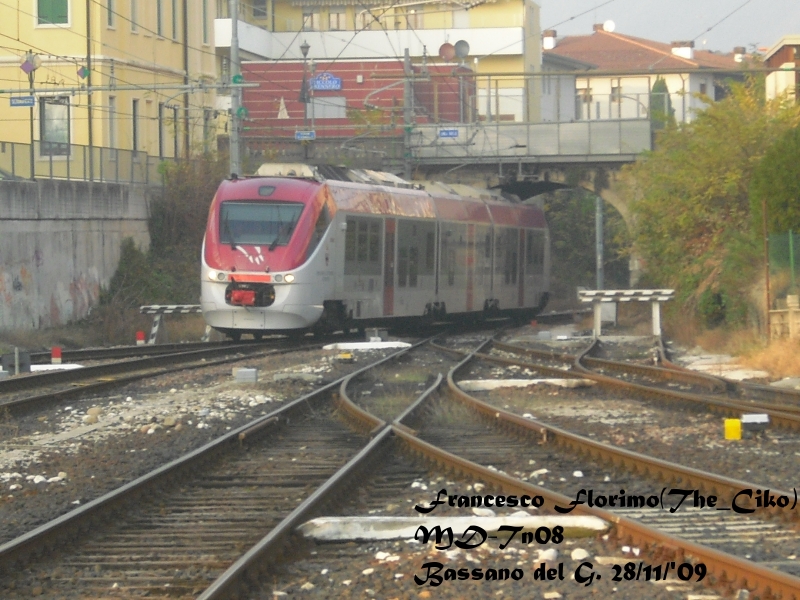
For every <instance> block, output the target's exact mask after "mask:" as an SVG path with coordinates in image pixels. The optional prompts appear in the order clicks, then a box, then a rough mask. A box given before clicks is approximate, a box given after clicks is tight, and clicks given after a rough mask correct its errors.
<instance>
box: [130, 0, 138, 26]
mask: <svg viewBox="0 0 800 600" xmlns="http://www.w3.org/2000/svg"><path fill="white" fill-rule="evenodd" d="M138 18H139V7H138V6H137V2H136V0H131V31H133V32H134V33H135V32H137V31H139V23H138Z"/></svg>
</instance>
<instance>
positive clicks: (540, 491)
mask: <svg viewBox="0 0 800 600" xmlns="http://www.w3.org/2000/svg"><path fill="white" fill-rule="evenodd" d="M479 356H480V354H479V352H477V351H473V352H472V353H469V354H468V355H467V356H466V357H465V358H464V360H463V361H461V362H460V363H459V364H458V365H456V366H455V367H453V368H452V369H451V370H450V371H449V372H448V374H447V381H448V388H449V390H450V391H451V392H452V393H453V394H454V395H455V396H456V398H457V399H459V400H460V401H462V402H464V403H465V404H467V405H468V406H469V407H471V408H473V409H475V410H477V411H479V412H480V413H482V414H484V415H486V416H488V417H489V418H490V419H491V420H493V421H495V422H497V421H502V422H504V423H509V424H512V425H514V426H517V427H520V428H522V429H523V430H524V431H526V432H527V433H539V434H540V435H542V432H543V431H544V432H545V433H544V436H545V439H546V436H547V433H546V432H548V431H550V432H553V433H554V434H556V435H557V436H560V437H562V439H565V440H568V441H569V443H570V445H572V447H573V448H578V449H580V448H581V447H583V448H585V449H584V450H583V452H584V453H586V454H589V455H591V454H592V453H593V451H595V452H596V451H597V450H601V451H603V452H602V454H599V455H600V456H601V457H603V458H610V459H611V460H612V462H615V463H617V464H622V465H623V466H628V465H630V464H634V465H635V464H636V463H633V462H632V461H633V460H634V459H637V460H638V459H641V458H643V459H645V460H644V461H643V462H641V463H639V466H638V467H637V468H635V469H634V472H636V471H642V470H643V472H644V473H649V472H650V471H651V470H652V469H655V470H656V472H660V473H668V474H669V475H670V476H677V477H680V478H681V481H686V482H689V483H690V484H694V482H700V483H701V485H703V486H704V487H706V488H709V487H710V489H717V487H719V488H721V489H726V488H727V489H731V488H730V486H733V489H734V490H737V491H738V490H741V489H744V488H743V487H742V486H744V487H753V488H755V487H757V486H752V484H748V483H746V482H739V481H736V480H733V479H729V478H726V477H721V476H718V475H713V474H710V473H703V472H702V471H698V470H696V469H690V468H687V467H681V466H680V465H673V464H671V463H667V462H666V461H661V460H658V459H653V458H651V457H645V456H643V455H639V454H637V453H634V452H630V451H627V450H622V449H619V448H614V447H611V446H606V445H605V444H599V443H598V442H594V441H593V440H589V439H587V438H583V437H582V436H577V435H575V434H570V433H568V432H564V431H562V430H559V429H557V428H554V427H551V426H548V425H545V424H542V423H537V424H533V423H531V422H530V421H528V420H527V419H524V418H522V417H518V416H517V415H513V414H511V413H508V412H507V411H504V410H502V409H498V408H496V407H494V406H491V405H489V404H487V403H485V402H482V401H480V400H478V399H477V398H473V397H472V396H470V395H469V394H467V393H465V392H464V391H463V390H461V389H460V388H459V387H458V386H457V385H456V384H455V380H454V375H455V373H456V372H458V371H459V370H460V369H461V368H463V367H464V366H466V365H467V364H468V363H469V362H470V361H471V360H473V359H474V358H476V357H479ZM421 406H422V402H421V401H418V402H417V403H415V405H414V406H413V407H409V409H408V410H407V411H406V413H404V418H407V417H408V416H410V415H413V413H415V412H420V411H419V407H421ZM400 420H401V419H399V418H398V420H397V422H396V423H395V424H394V425H395V427H394V434H395V435H396V436H397V437H398V438H401V439H402V440H403V441H405V442H406V443H407V444H408V445H409V446H410V447H411V448H412V449H413V450H414V451H415V452H416V453H418V455H419V456H421V457H423V458H426V459H428V460H431V461H435V462H437V463H438V464H441V465H442V466H444V467H446V468H447V469H450V470H455V471H459V472H461V473H463V474H465V475H467V476H470V477H474V478H480V479H482V480H483V481H485V482H486V483H490V484H493V485H495V486H497V487H499V488H501V489H502V490H503V491H504V492H506V493H517V494H523V493H527V494H529V495H541V496H543V497H544V498H545V499H546V501H547V502H549V503H550V504H549V506H548V505H547V504H546V505H545V506H546V507H548V508H551V509H552V508H553V507H554V506H555V505H558V506H569V505H570V504H571V502H572V500H571V499H570V498H567V497H566V496H563V495H561V494H558V493H556V492H553V491H550V490H547V489H545V488H541V487H539V486H535V485H533V484H530V483H524V482H522V481H519V480H517V479H515V478H512V477H510V476H508V475H505V474H502V473H500V472H498V471H496V470H491V469H488V468H485V467H482V466H480V465H478V464H476V463H474V462H471V461H469V460H467V459H464V458H462V457H459V456H456V455H454V454H451V453H449V452H447V451H445V450H442V449H440V448H437V447H435V446H433V445H431V444H428V443H427V442H424V441H423V440H420V439H419V438H417V437H416V436H414V435H412V433H411V432H409V430H408V428H407V427H404V428H402V429H401V428H398V427H397V425H400V423H399V421H400ZM573 444H574V445H573ZM575 511H577V512H578V513H579V514H580V513H583V514H591V515H595V516H598V517H600V518H602V519H605V520H607V521H609V522H612V523H614V524H615V527H616V530H617V532H616V534H617V538H619V539H625V540H627V541H629V542H630V543H632V544H635V545H640V546H646V547H647V546H658V547H659V549H660V551H661V552H662V553H666V554H674V555H676V556H680V557H681V558H683V557H691V558H693V559H694V560H696V561H702V562H704V563H705V564H706V566H707V567H708V568H709V572H710V573H712V574H713V575H714V576H715V577H716V579H717V582H727V583H728V584H730V585H736V586H738V587H740V588H746V589H749V590H751V591H754V592H756V593H757V594H760V595H761V597H763V598H770V597H776V598H782V599H783V600H787V599H790V598H794V599H798V598H800V578H797V577H793V576H791V575H787V574H785V573H781V572H778V571H775V570H772V569H768V568H765V567H762V566H760V565H758V564H756V563H753V562H750V561H746V560H743V559H741V558H738V557H735V556H732V555H730V554H727V553H725V552H720V551H718V550H714V549H712V548H708V547H706V546H701V545H699V544H695V543H693V542H689V541H686V540H684V539H681V538H677V537H674V536H671V535H668V534H666V533H664V532H661V531H659V530H657V529H654V528H651V527H648V526H646V525H643V524H641V523H638V522H637V521H635V520H632V519H628V518H626V517H623V516H620V515H618V514H615V513H613V512H610V511H606V510H603V509H599V508H595V507H589V506H586V505H585V504H580V505H577V506H576V507H575Z"/></svg>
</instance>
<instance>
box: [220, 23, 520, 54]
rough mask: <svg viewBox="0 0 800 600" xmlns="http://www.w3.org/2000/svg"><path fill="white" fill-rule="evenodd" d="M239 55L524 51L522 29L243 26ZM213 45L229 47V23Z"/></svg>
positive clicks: (493, 52) (244, 24) (507, 52)
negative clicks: (305, 46) (304, 46)
mask: <svg viewBox="0 0 800 600" xmlns="http://www.w3.org/2000/svg"><path fill="white" fill-rule="evenodd" d="M238 33H239V49H240V51H241V52H243V53H245V55H246V56H248V57H249V58H250V59H251V60H275V59H277V58H278V57H283V58H284V59H286V60H303V55H302V54H301V53H300V44H301V42H302V41H303V40H305V41H307V42H308V43H309V45H310V46H311V51H310V52H309V55H308V58H309V60H333V59H337V58H338V60H347V59H380V58H401V57H402V56H403V51H404V50H405V49H406V48H408V50H409V52H410V53H411V56H412V57H417V58H418V57H421V56H422V55H423V49H424V48H427V52H428V56H434V57H435V56H436V53H437V52H438V50H439V47H440V46H441V45H442V44H444V43H445V42H450V43H454V42H456V41H458V40H466V41H468V42H469V45H470V56H486V55H488V54H491V55H493V56H519V55H521V54H522V50H523V43H522V42H523V39H524V37H525V36H524V30H523V28H522V27H491V28H484V29H475V28H473V29H420V30H416V31H414V30H411V29H390V30H388V31H384V30H383V29H380V30H374V31H373V30H365V31H361V32H359V33H358V35H356V36H355V38H354V37H353V34H354V33H355V32H354V31H304V32H302V33H301V34H300V35H299V36H298V35H297V32H295V31H286V32H272V31H267V30H266V29H261V28H260V27H256V26H255V25H250V24H249V23H245V22H243V21H239V28H238ZM214 40H215V42H216V46H217V48H218V49H221V48H226V49H227V48H230V46H231V19H216V20H215V21H214Z"/></svg>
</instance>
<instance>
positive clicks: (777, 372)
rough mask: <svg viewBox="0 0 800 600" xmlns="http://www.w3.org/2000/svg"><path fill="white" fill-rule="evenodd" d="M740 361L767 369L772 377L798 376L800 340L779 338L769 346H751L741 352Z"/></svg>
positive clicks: (753, 366)
mask: <svg viewBox="0 0 800 600" xmlns="http://www.w3.org/2000/svg"><path fill="white" fill-rule="evenodd" d="M742 363H744V364H745V365H747V366H748V367H752V368H754V369H760V370H762V371H767V372H768V373H770V374H771V375H772V376H773V377H797V376H800V342H799V341H798V340H789V339H780V340H773V341H772V342H771V343H770V344H769V346H763V345H762V346H761V347H752V348H750V349H749V350H748V351H747V352H746V353H744V354H743V356H742Z"/></svg>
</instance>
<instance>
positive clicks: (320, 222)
mask: <svg viewBox="0 0 800 600" xmlns="http://www.w3.org/2000/svg"><path fill="white" fill-rule="evenodd" d="M330 224H331V217H330V213H329V212H328V207H327V206H325V205H323V206H322V210H321V211H320V212H319V216H318V217H317V222H316V224H315V225H314V233H312V234H311V241H310V242H309V243H308V250H306V260H308V257H309V256H311V255H312V254H313V253H314V250H316V249H317V246H318V245H319V243H320V241H321V240H322V238H323V237H325V232H326V231H327V230H328V225H330Z"/></svg>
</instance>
